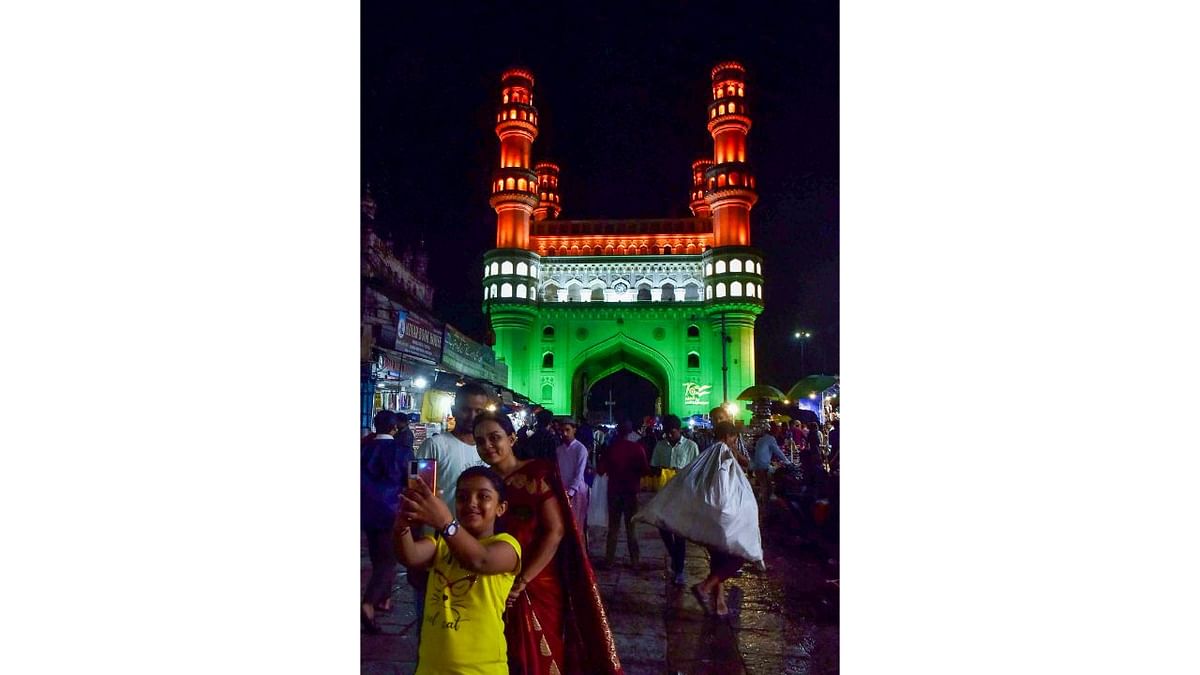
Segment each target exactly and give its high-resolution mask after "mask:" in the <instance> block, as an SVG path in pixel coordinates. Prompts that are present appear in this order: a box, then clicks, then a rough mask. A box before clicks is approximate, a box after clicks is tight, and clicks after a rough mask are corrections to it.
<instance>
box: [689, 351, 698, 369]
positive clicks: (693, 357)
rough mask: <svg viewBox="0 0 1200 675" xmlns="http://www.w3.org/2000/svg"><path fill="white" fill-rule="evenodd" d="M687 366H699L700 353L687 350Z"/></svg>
mask: <svg viewBox="0 0 1200 675" xmlns="http://www.w3.org/2000/svg"><path fill="white" fill-rule="evenodd" d="M687 367H688V368H699V367H700V355H699V354H697V353H696V352H689V353H688V357H687Z"/></svg>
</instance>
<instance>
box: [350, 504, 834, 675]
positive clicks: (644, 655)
mask: <svg viewBox="0 0 1200 675" xmlns="http://www.w3.org/2000/svg"><path fill="white" fill-rule="evenodd" d="M650 497H651V495H650V494H649V493H643V494H642V495H641V501H642V502H643V503H644V502H645V501H647V500H649V499H650ZM769 515H770V517H769V518H768V520H767V522H766V524H765V526H764V528H763V543H764V548H765V549H766V557H767V572H766V573H759V572H757V571H755V570H753V569H752V568H750V567H746V568H745V569H744V570H743V574H742V576H741V577H739V578H736V579H733V580H731V581H730V582H729V587H730V608H731V610H732V611H733V612H734V618H733V619H732V620H730V621H719V620H717V619H715V618H706V617H705V616H704V613H703V611H702V610H701V608H700V606H699V604H698V603H697V602H696V599H695V598H694V597H693V596H692V595H691V593H690V591H689V590H688V587H687V586H685V587H682V588H676V587H674V586H673V585H671V584H670V583H669V581H668V578H667V572H666V569H667V559H666V549H665V548H664V546H663V543H662V540H661V539H660V538H659V536H658V532H657V531H655V530H653V529H652V528H649V527H646V526H644V525H639V526H637V532H638V542H639V544H640V546H641V550H642V567H641V568H640V569H636V570H635V569H631V568H630V565H629V560H628V557H627V556H626V551H625V544H624V533H623V532H622V534H621V543H620V545H619V546H618V547H617V564H616V565H615V566H614V567H613V568H612V569H609V570H597V574H598V578H599V584H600V592H601V595H602V597H603V598H604V602H605V606H606V608H607V610H608V615H609V623H610V626H611V628H612V630H613V632H614V633H615V634H616V639H617V648H618V651H619V654H620V656H621V663H622V665H623V666H624V667H625V672H626V673H628V674H629V675H642V674H654V675H661V674H663V673H688V674H689V675H691V674H698V673H721V675H733V674H735V673H747V674H750V675H777V674H780V673H788V674H797V675H798V674H805V675H831V674H833V673H837V672H838V630H837V623H838V600H837V586H836V585H835V584H833V583H830V581H831V580H832V579H834V578H836V572H835V571H831V568H830V567H829V565H828V563H827V562H825V558H826V555H828V553H826V554H820V553H818V552H817V551H816V549H815V548H813V547H811V546H808V545H807V544H806V543H805V542H804V541H803V540H801V539H799V538H798V537H797V536H796V535H794V534H793V533H792V530H793V523H792V521H791V520H790V516H788V514H786V513H785V512H783V510H782V507H781V506H779V505H778V504H775V505H772V509H771V511H770V514H769ZM604 534H605V530H604V529H603V528H593V529H592V532H591V536H590V545H589V549H590V553H591V555H592V558H593V560H595V559H598V558H602V557H603V550H604ZM362 560H363V563H362V581H363V583H364V584H365V582H366V579H367V576H368V573H369V562H368V560H367V555H366V545H365V543H364V545H363V552H362ZM686 571H687V575H688V585H689V586H690V585H691V584H694V583H696V582H697V581H699V580H701V579H702V578H704V576H705V575H706V574H707V572H708V559H707V554H706V553H705V551H704V550H703V549H702V548H700V547H697V546H693V545H691V544H689V545H688V558H687V567H686ZM393 597H394V602H395V603H396V605H397V611H395V612H393V613H392V614H390V615H381V617H380V624H381V625H382V627H383V630H384V633H383V634H382V635H363V636H362V672H363V673H364V675H393V674H400V673H403V674H408V673H412V672H413V670H414V668H415V661H416V654H417V645H416V640H415V639H414V637H413V635H412V628H413V626H412V623H413V622H414V620H415V616H414V614H413V604H412V593H411V591H410V589H409V586H408V585H407V584H406V583H405V582H404V577H403V576H400V577H398V578H397V585H396V590H395V592H394V594H393Z"/></svg>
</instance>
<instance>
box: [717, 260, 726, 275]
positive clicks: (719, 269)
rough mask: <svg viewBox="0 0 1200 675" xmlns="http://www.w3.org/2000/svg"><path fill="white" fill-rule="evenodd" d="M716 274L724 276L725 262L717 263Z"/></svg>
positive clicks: (719, 261)
mask: <svg viewBox="0 0 1200 675" xmlns="http://www.w3.org/2000/svg"><path fill="white" fill-rule="evenodd" d="M717 274H725V261H724V260H718V261H717Z"/></svg>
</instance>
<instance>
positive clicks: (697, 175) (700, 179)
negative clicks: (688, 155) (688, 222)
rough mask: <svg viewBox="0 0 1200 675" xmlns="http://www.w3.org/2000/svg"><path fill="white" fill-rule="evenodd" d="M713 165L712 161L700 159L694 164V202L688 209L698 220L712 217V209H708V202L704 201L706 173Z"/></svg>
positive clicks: (692, 201)
mask: <svg viewBox="0 0 1200 675" xmlns="http://www.w3.org/2000/svg"><path fill="white" fill-rule="evenodd" d="M712 165H713V161H712V160H711V159H698V160H696V161H694V162H692V200H691V202H690V203H689V204H688V208H690V209H691V210H692V215H693V216H696V217H697V218H708V217H711V216H712V209H710V208H708V202H706V201H704V172H705V171H707V170H708V169H709V168H711V167H712Z"/></svg>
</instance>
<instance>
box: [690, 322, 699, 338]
mask: <svg viewBox="0 0 1200 675" xmlns="http://www.w3.org/2000/svg"><path fill="white" fill-rule="evenodd" d="M687 336H688V337H689V338H699V337H700V327H699V326H697V325H696V324H692V325H690V326H688V331H687Z"/></svg>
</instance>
